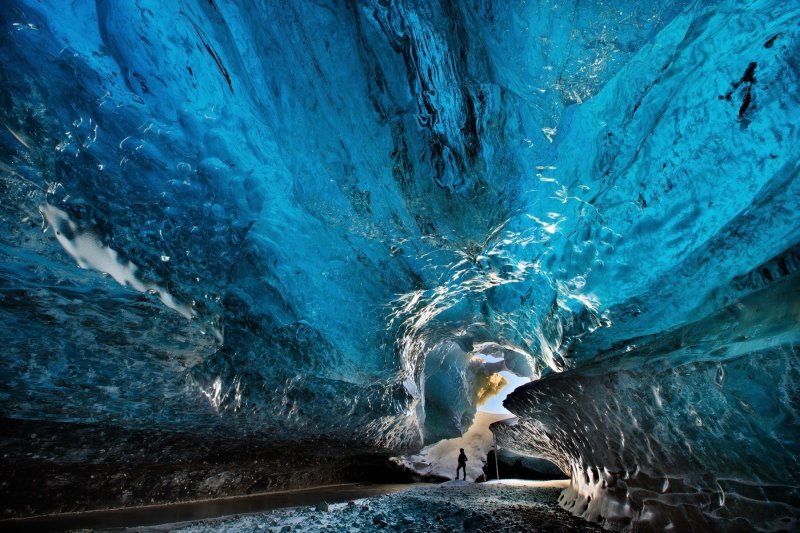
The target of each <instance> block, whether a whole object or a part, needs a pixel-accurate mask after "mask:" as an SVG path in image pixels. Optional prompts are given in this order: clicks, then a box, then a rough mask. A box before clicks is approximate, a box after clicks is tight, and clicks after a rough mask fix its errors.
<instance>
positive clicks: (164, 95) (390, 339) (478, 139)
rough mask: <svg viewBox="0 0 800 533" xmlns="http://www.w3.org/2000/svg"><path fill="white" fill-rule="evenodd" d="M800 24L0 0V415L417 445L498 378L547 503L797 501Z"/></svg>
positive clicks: (784, 507)
mask: <svg viewBox="0 0 800 533" xmlns="http://www.w3.org/2000/svg"><path fill="white" fill-rule="evenodd" d="M799 24H800V6H798V4H797V2H791V1H789V2H787V1H779V0H755V1H747V2H745V1H740V0H716V1H708V2H699V1H682V0H675V1H672V2H655V1H646V0H643V1H638V2H577V1H566V2H558V3H555V2H546V1H533V2H526V3H521V2H500V1H495V2H493V1H490V0H475V1H471V2H431V1H427V0H425V1H422V0H419V1H415V0H408V1H399V0H398V1H391V0H390V1H378V0H375V1H363V2H338V1H333V0H330V1H321V2H311V1H305V0H301V1H297V2H288V3H287V2H255V1H254V2H248V1H244V0H242V1H237V2H219V1H211V2H208V1H205V0H185V1H182V2H163V1H157V0H132V1H130V2H111V1H107V0H98V1H96V2H91V1H88V0H86V1H76V2H69V3H66V2H61V1H55V0H42V1H33V0H30V1H26V0H8V1H6V2H5V3H4V6H3V9H2V10H0V102H1V103H2V105H0V194H1V196H0V223H1V224H2V228H1V229H0V235H2V237H0V319H1V320H2V328H0V335H1V336H0V341H1V342H2V344H3V347H4V349H3V350H2V351H0V375H2V376H3V378H2V387H0V405H1V406H2V413H3V416H4V417H10V418H26V419H49V420H55V421H67V422H85V423H98V424H114V425H120V426H123V427H131V428H143V429H147V428H179V429H180V430H182V431H187V432H195V433H197V434H204V433H225V434H226V435H245V434H268V435H270V437H271V438H273V439H278V440H287V441H292V440H302V439H304V438H307V437H308V438H310V437H320V436H321V437H326V438H330V439H333V440H338V441H340V442H342V443H351V442H353V443H359V444H366V445H369V446H373V447H376V448H390V449H392V450H396V451H415V450H418V449H420V448H421V447H422V446H423V445H425V444H432V443H434V442H436V441H437V440H440V439H445V438H452V437H455V436H458V435H459V434H461V433H463V432H464V431H465V430H466V429H467V428H469V427H470V424H471V423H472V419H473V417H474V416H475V412H476V410H477V408H478V404H479V403H480V402H481V401H483V400H485V399H486V398H487V395H490V393H492V392H494V391H496V390H498V389H499V385H500V381H499V380H498V378H497V377H496V376H497V375H498V373H499V372H510V373H511V374H513V375H514V376H518V377H521V378H532V379H533V380H534V381H533V382H532V383H530V384H528V385H525V386H523V387H521V388H520V389H519V390H518V391H517V392H515V393H513V394H512V395H511V396H510V397H509V398H508V400H507V401H506V406H507V407H508V408H509V409H510V410H511V411H512V412H513V413H514V414H516V415H517V416H518V417H519V424H518V425H517V426H514V427H513V428H500V429H498V431H499V432H500V433H502V436H503V438H504V439H507V441H508V442H507V443H505V444H504V445H508V446H509V447H512V448H516V449H517V451H520V452H523V453H531V454H533V455H542V456H545V457H549V458H551V459H552V460H553V461H554V462H556V463H557V464H559V465H560V466H561V467H562V468H563V469H564V471H565V472H569V473H570V475H571V476H572V485H571V488H570V489H569V491H568V492H567V493H565V496H564V498H563V500H564V504H565V505H566V506H568V507H569V508H570V509H571V510H572V511H573V512H575V513H577V514H581V515H582V516H585V517H587V518H589V519H595V520H603V519H605V520H612V521H613V520H618V521H620V523H625V524H630V523H634V522H641V523H647V524H652V525H653V526H654V527H657V528H660V527H667V526H669V525H672V526H674V527H678V528H679V527H682V526H686V524H687V523H702V524H705V522H708V521H722V522H724V524H725V525H726V526H730V527H741V528H745V529H746V528H749V527H768V528H769V527H772V528H781V527H784V528H792V527H796V523H797V522H796V519H797V516H798V513H799V512H800V511H798V507H800V506H799V505H798V504H797V501H798V496H797V491H798V488H797V487H798V486H800V480H798V477H797V475H798V474H797V472H800V462H799V460H798V456H797V452H796V450H798V449H800V436H799V435H798V432H800V430H799V429H798V427H799V426H798V405H797V397H798V392H797V388H798V384H799V383H800V377H798V368H797V356H798V345H797V342H798V338H797V337H798V327H797V324H798V320H800V316H799V315H798V313H799V311H798V301H800V298H799V296H800V290H798V285H797V274H796V272H797V267H798V249H799V248H798V247H800V180H799V179H798V173H799V172H800V167H799V165H800V163H798V162H800V130H798V127H797V124H796V122H797V120H796V117H798V116H800V101H799V100H798V98H799V97H798V95H800V90H798V88H799V86H800V79H798V77H799V76H800V74H798V73H799V72H800V66H799V65H800V55H799V53H798V50H800V46H798V44H800V42H798V39H799V38H800V35H798V31H799V30H798V27H799V26H798V25H799ZM481 361H482V362H481ZM486 361H494V363H491V364H489V363H486ZM610 487H611V488H610ZM776 487H777V488H776ZM590 497H591V500H590V499H589V498H590ZM698 527H699V526H698Z"/></svg>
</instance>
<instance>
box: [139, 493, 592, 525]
mask: <svg viewBox="0 0 800 533" xmlns="http://www.w3.org/2000/svg"><path fill="white" fill-rule="evenodd" d="M563 483H565V482H540V483H535V484H534V483H527V484H513V483H507V482H500V483H496V482H490V483H471V482H464V481H451V482H448V483H443V484H441V485H435V486H429V485H426V486H411V487H410V488H408V489H406V490H403V491H400V492H396V493H393V494H388V495H384V496H376V497H373V498H365V499H360V500H354V501H349V502H345V503H336V504H330V505H328V504H324V503H323V504H320V505H317V506H316V507H294V508H288V509H279V510H275V511H271V512H267V513H257V514H249V515H235V516H227V517H221V518H214V519H206V520H202V521H196V522H186V523H182V524H168V525H164V526H158V527H155V528H150V529H148V531H182V532H186V533H200V532H210V531H214V532H217V531H231V532H232V531H265V532H267V531H268V532H283V531H304V532H305V531H309V532H337V533H338V532H342V533H351V532H361V531H377V530H384V529H385V530H390V531H391V530H394V531H413V532H420V531H425V532H434V531H442V532H444V531H447V532H451V531H475V532H478V531H484V532H489V531H492V532H495V531H498V532H501V531H502V532H505V531H508V532H512V531H513V532H517V531H603V529H602V528H600V527H599V526H597V525H594V524H590V523H588V522H586V521H584V520H581V519H579V518H577V517H575V516H572V515H571V514H570V513H568V512H567V511H565V510H564V509H562V508H561V507H559V505H558V503H557V500H558V495H559V493H560V492H561V489H562V485H563ZM326 509H327V510H326Z"/></svg>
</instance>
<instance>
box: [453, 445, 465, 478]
mask: <svg viewBox="0 0 800 533" xmlns="http://www.w3.org/2000/svg"><path fill="white" fill-rule="evenodd" d="M462 468H463V469H464V479H467V456H466V455H464V448H461V453H460V454H458V468H456V479H458V472H459V471H460V470H461V469H462Z"/></svg>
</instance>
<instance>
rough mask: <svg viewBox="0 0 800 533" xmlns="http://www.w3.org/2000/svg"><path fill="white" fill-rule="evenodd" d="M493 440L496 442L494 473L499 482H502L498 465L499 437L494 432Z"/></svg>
mask: <svg viewBox="0 0 800 533" xmlns="http://www.w3.org/2000/svg"><path fill="white" fill-rule="evenodd" d="M492 439H493V440H494V472H495V474H497V480H498V481H500V467H499V466H498V465H497V452H498V450H497V435H495V434H494V431H492Z"/></svg>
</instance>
